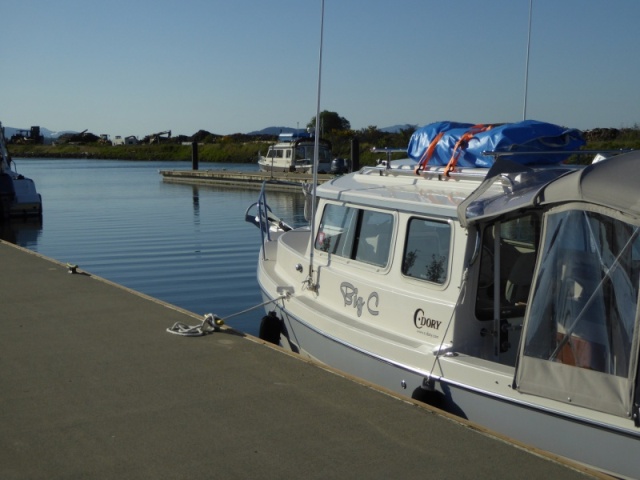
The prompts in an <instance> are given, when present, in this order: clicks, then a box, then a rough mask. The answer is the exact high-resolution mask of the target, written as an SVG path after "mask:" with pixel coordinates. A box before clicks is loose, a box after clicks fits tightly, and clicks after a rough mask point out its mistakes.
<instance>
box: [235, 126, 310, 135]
mask: <svg viewBox="0 0 640 480" xmlns="http://www.w3.org/2000/svg"><path fill="white" fill-rule="evenodd" d="M296 131H298V129H296V128H291V127H267V128H263V129H262V130H254V131H253V132H249V133H247V135H280V134H281V133H294V132H296Z"/></svg>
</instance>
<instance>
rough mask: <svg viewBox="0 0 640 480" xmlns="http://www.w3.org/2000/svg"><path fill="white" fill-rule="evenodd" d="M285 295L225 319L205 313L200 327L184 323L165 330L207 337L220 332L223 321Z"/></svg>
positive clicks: (278, 298) (280, 298)
mask: <svg viewBox="0 0 640 480" xmlns="http://www.w3.org/2000/svg"><path fill="white" fill-rule="evenodd" d="M287 296H288V294H286V295H280V296H279V297H277V298H274V299H273V300H267V301H266V302H262V303H259V304H258V305H254V306H253V307H249V308H247V309H245V310H241V311H239V312H236V313H233V314H231V315H228V316H227V317H226V318H221V317H219V316H217V315H216V314H215V313H206V314H205V315H204V318H203V320H202V323H201V324H200V325H193V326H191V325H187V324H186V323H182V322H176V323H174V324H173V326H171V327H170V328H167V332H169V333H173V334H175V335H182V336H183V337H201V336H203V335H208V334H210V333H213V332H217V331H219V330H220V327H222V326H223V325H224V324H225V320H228V319H230V318H233V317H237V316H238V315H242V314H244V313H247V312H250V311H252V310H255V309H256V308H260V307H264V306H265V305H268V304H270V303H275V302H278V301H280V300H282V299H283V298H285V297H287Z"/></svg>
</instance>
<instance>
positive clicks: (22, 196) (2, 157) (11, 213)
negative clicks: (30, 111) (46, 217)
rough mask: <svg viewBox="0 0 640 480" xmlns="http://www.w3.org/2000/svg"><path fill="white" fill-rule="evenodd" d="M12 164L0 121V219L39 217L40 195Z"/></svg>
mask: <svg viewBox="0 0 640 480" xmlns="http://www.w3.org/2000/svg"><path fill="white" fill-rule="evenodd" d="M12 164H13V162H12V160H11V157H10V156H9V152H8V150H7V144H6V139H5V136H4V129H3V128H2V124H1V123H0V221H3V220H7V219H10V218H31V217H38V218H39V217H41V216H42V197H41V196H40V194H39V193H38V192H37V191H36V186H35V183H34V182H33V180H31V179H30V178H27V177H25V176H24V175H21V174H19V173H17V172H16V171H15V170H13V169H12V168H11V166H12ZM14 165H15V164H14Z"/></svg>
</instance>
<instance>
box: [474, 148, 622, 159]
mask: <svg viewBox="0 0 640 480" xmlns="http://www.w3.org/2000/svg"><path fill="white" fill-rule="evenodd" d="M631 151H633V148H621V149H619V150H548V151H547V150H540V151H528V152H518V151H513V152H501V151H493V150H486V151H484V152H482V155H484V156H487V157H495V158H498V157H515V156H526V155H598V154H600V155H620V154H621V153H627V152H631Z"/></svg>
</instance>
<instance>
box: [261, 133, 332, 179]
mask: <svg viewBox="0 0 640 480" xmlns="http://www.w3.org/2000/svg"><path fill="white" fill-rule="evenodd" d="M319 140H320V141H319V146H318V170H317V171H318V173H329V171H330V170H331V161H332V156H331V143H329V141H328V140H324V139H319ZM314 150H315V138H314V136H313V134H312V133H306V132H295V133H281V134H280V135H279V136H278V142H277V143H276V144H275V145H271V146H270V147H269V150H268V151H267V154H266V155H265V156H262V155H260V156H259V158H258V167H259V168H260V171H261V172H299V173H311V172H312V165H313V161H314Z"/></svg>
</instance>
